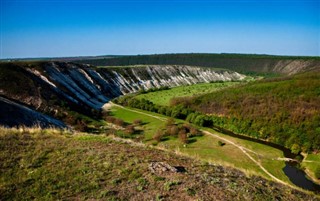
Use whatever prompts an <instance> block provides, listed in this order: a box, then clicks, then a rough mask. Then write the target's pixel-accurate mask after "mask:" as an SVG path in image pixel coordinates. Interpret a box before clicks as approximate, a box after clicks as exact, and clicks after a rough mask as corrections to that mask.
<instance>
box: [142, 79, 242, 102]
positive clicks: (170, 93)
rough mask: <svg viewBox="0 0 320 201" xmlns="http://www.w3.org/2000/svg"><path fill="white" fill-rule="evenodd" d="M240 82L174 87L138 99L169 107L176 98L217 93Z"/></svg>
mask: <svg viewBox="0 0 320 201" xmlns="http://www.w3.org/2000/svg"><path fill="white" fill-rule="evenodd" d="M239 83H240V82H222V83H220V82H216V83H200V84H194V85H188V86H180V87H174V88H171V89H169V90H162V91H155V92H149V93H145V94H140V95H138V96H136V98H140V99H142V98H144V99H147V100H149V101H151V102H153V103H154V104H156V105H165V106H167V105H169V104H170V100H171V99H172V98H176V97H184V96H197V95H201V94H206V93H210V92H214V91H217V90H219V89H223V88H226V87H230V86H234V85H237V84H239Z"/></svg>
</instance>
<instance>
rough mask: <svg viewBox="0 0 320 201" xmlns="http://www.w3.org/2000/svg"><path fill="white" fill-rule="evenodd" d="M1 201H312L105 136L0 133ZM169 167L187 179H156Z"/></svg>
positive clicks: (230, 171)
mask: <svg viewBox="0 0 320 201" xmlns="http://www.w3.org/2000/svg"><path fill="white" fill-rule="evenodd" d="M0 161H1V163H0V197H1V200H155V199H157V198H158V199H164V200H191V199H192V200H207V199H208V200H217V199H218V200H246V199H248V200H265V199H267V200H275V199H289V200H300V199H301V200H311V199H312V197H313V195H308V194H305V193H303V192H300V191H296V190H293V189H290V188H289V187H286V186H283V185H280V184H277V183H274V182H271V181H267V180H264V179H262V178H260V177H254V176H253V177H251V178H248V177H246V176H245V175H244V174H243V173H241V172H240V171H238V170H236V169H232V168H227V167H221V166H215V165H208V164H204V163H201V162H199V161H197V160H194V159H191V158H187V157H182V156H178V155H175V154H173V153H169V152H163V151H160V150H156V149H152V148H148V147H144V146H134V145H131V144H128V143H124V142H121V141H115V140H114V139H113V138H110V137H106V136H104V135H88V134H79V133H75V134H71V133H68V132H62V131H55V130H46V132H43V131H42V130H39V129H38V130H37V129H34V130H28V129H24V130H22V129H4V128H0ZM153 161H164V162H166V163H168V164H169V165H172V166H182V167H184V168H185V169H186V170H187V172H185V173H156V174H154V173H151V171H150V170H149V169H148V165H149V163H150V162H153Z"/></svg>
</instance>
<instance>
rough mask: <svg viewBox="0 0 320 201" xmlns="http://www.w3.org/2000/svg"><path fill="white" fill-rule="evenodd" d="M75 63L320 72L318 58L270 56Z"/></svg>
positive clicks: (146, 57) (164, 57) (152, 57)
mask: <svg viewBox="0 0 320 201" xmlns="http://www.w3.org/2000/svg"><path fill="white" fill-rule="evenodd" d="M75 62H78V63H85V64H92V65H96V66H124V65H138V64H148V65H190V66H204V67H214V68H225V69H229V70H233V71H236V72H241V73H249V72H258V73H280V74H286V75H292V74H296V73H300V72H309V71H320V57H306V56H274V55H256V54H154V55H136V56H114V57H96V58H92V57H91V58H88V59H86V58H81V59H79V60H75Z"/></svg>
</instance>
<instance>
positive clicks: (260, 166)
mask: <svg viewBox="0 0 320 201" xmlns="http://www.w3.org/2000/svg"><path fill="white" fill-rule="evenodd" d="M107 104H109V105H108V106H109V107H112V106H117V107H120V108H122V109H124V110H128V111H131V112H135V113H139V114H143V115H146V116H150V117H153V118H155V119H158V120H160V121H166V120H167V118H165V117H159V116H155V115H151V114H148V113H145V112H141V111H137V110H133V109H129V108H126V107H123V106H121V105H118V104H115V103H112V102H111V101H110V102H109V103H107ZM200 131H201V132H203V133H205V134H206V135H210V136H212V137H215V138H218V139H221V140H223V141H226V142H228V143H229V144H231V145H233V146H235V147H236V148H238V149H240V150H241V151H242V152H243V153H244V154H245V155H246V156H247V157H248V158H249V159H250V160H251V161H252V162H254V163H255V164H256V165H257V166H258V167H259V168H260V169H261V170H262V171H263V172H264V173H266V174H267V175H268V176H269V177H271V178H272V179H274V180H275V181H277V182H278V183H281V184H283V185H287V186H290V187H292V188H296V187H295V186H292V185H290V184H288V183H286V182H284V181H282V180H280V179H278V178H277V177H275V176H274V175H273V174H271V173H270V172H269V171H268V170H267V169H265V168H264V167H263V166H262V165H261V164H260V163H259V161H257V160H256V159H254V158H253V157H252V156H251V155H250V154H249V153H248V152H251V153H254V154H257V155H259V154H258V153H256V152H254V151H253V150H251V149H248V148H245V147H243V146H240V145H238V144H236V143H234V142H232V141H230V140H228V139H226V138H223V137H221V136H219V135H217V134H214V133H211V132H209V131H206V130H203V129H200Z"/></svg>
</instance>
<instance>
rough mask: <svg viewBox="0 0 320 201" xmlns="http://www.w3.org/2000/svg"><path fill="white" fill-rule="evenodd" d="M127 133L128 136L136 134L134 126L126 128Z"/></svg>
mask: <svg viewBox="0 0 320 201" xmlns="http://www.w3.org/2000/svg"><path fill="white" fill-rule="evenodd" d="M125 132H126V133H127V134H134V132H135V129H134V126H133V125H128V126H126V129H125Z"/></svg>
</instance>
